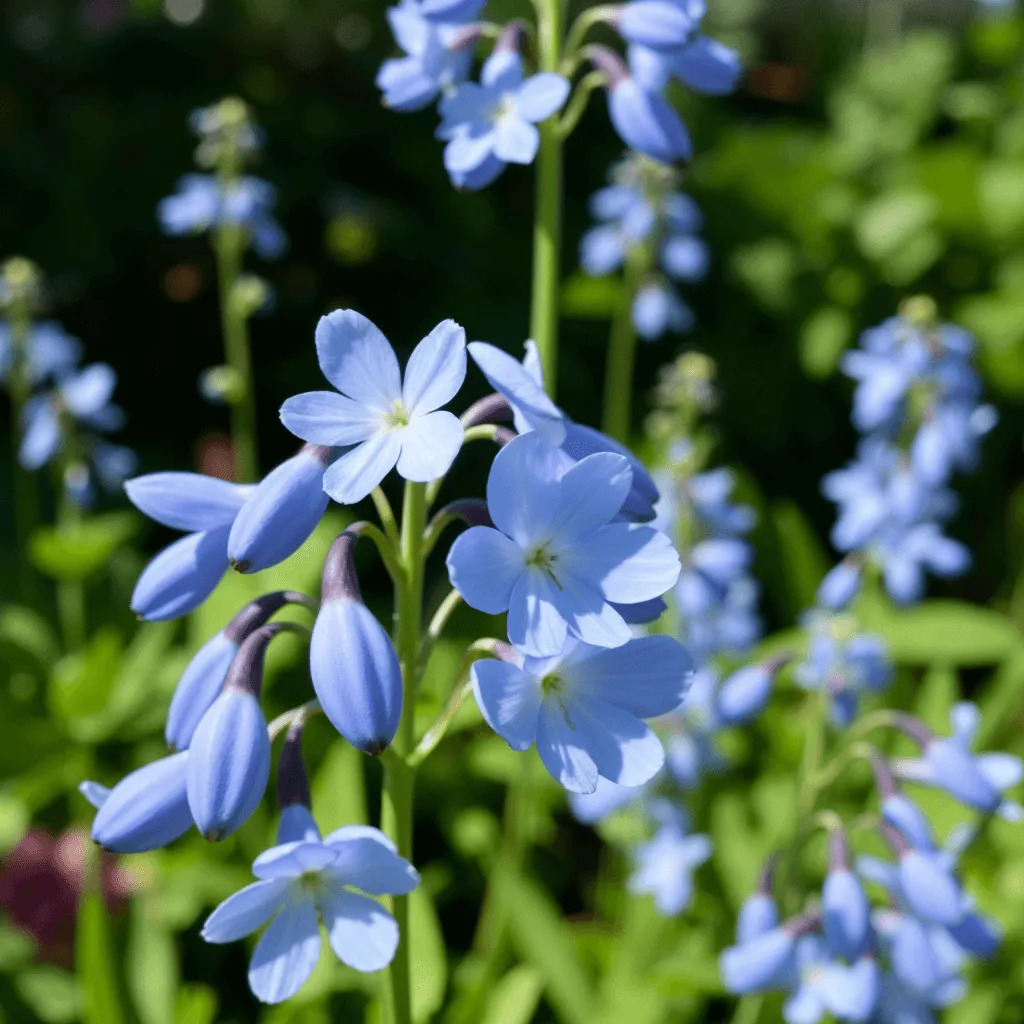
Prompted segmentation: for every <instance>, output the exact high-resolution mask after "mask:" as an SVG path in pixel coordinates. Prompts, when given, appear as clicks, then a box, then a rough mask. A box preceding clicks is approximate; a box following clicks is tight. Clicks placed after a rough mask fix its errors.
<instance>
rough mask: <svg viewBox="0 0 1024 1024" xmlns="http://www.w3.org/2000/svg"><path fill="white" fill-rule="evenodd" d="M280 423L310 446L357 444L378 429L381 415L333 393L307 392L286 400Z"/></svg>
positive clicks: (371, 435)
mask: <svg viewBox="0 0 1024 1024" xmlns="http://www.w3.org/2000/svg"><path fill="white" fill-rule="evenodd" d="M281 422H282V423H283V424H284V425H285V427H286V428H287V429H288V430H290V431H291V432H292V433H293V434H294V435H295V436H296V437H300V438H302V440H303V441H308V442H309V443H310V444H323V445H329V446H332V447H333V446H340V445H349V444H358V443H359V442H360V441H365V440H366V439H367V438H369V437H373V435H374V434H375V433H377V431H378V430H380V429H381V417H380V413H379V412H377V411H375V410H373V409H370V408H367V407H366V406H365V405H361V404H360V403H359V402H354V401H352V399H351V398H346V397H345V396H344V395H339V394H338V393H337V392H335V391H307V392H305V393H304V394H301V395H295V396H294V397H293V398H289V399H286V400H285V403H284V405H282V406H281Z"/></svg>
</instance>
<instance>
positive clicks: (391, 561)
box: [359, 522, 405, 586]
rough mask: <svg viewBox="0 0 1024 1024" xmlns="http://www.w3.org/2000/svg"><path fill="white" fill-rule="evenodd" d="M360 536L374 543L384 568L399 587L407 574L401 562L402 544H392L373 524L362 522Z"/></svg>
mask: <svg viewBox="0 0 1024 1024" xmlns="http://www.w3.org/2000/svg"><path fill="white" fill-rule="evenodd" d="M359 535H360V536H361V537H366V539H367V540H370V541H373V545H374V547H376V549H377V551H378V552H379V554H380V558H381V561H382V562H383V563H384V568H385V569H387V571H388V575H389V576H390V577H391V581H392V582H393V583H394V584H395V585H396V586H398V585H399V584H400V583H401V581H402V577H403V576H404V574H405V571H404V569H403V568H402V563H401V562H400V561H399V547H400V542H394V543H393V542H392V541H391V538H390V537H388V536H387V535H385V533H384V532H383V531H382V530H381V529H380V528H379V527H377V526H375V525H374V524H373V523H367V522H362V523H360V524H359Z"/></svg>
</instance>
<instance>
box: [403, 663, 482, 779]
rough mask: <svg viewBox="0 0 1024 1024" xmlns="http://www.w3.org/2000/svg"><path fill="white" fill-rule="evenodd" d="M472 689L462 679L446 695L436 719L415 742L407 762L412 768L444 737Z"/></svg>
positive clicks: (424, 758)
mask: <svg viewBox="0 0 1024 1024" xmlns="http://www.w3.org/2000/svg"><path fill="white" fill-rule="evenodd" d="M472 689H473V684H472V683H471V682H470V680H468V679H464V680H462V682H461V683H460V684H459V685H458V686H456V687H455V689H454V690H452V692H451V695H450V696H449V697H448V703H447V704H445V706H444V710H443V711H442V712H441V714H440V715H439V716H438V719H437V721H436V722H435V723H434V724H433V725H432V726H431V727H430V728H429V729H428V730H427V731H426V732H425V733H424V734H423V738H422V739H421V740H420V741H419V743H417V744H416V749H415V750H414V751H413V752H412V754H410V755H409V764H410V765H411V766H412V767H413V768H418V767H419V766H420V765H421V764H423V762H424V761H425V760H426V759H427V758H428V757H429V756H430V755H431V754H432V753H433V752H434V750H435V749H436V748H437V745H438V744H439V743H440V742H441V740H443V739H444V734H445V733H446V732H447V731H448V726H449V725H451V724H452V720H453V719H454V718H455V716H456V715H457V714H458V713H459V708H461V707H462V702H463V701H464V700H465V699H466V698H467V697H468V696H469V694H470V691H471V690H472Z"/></svg>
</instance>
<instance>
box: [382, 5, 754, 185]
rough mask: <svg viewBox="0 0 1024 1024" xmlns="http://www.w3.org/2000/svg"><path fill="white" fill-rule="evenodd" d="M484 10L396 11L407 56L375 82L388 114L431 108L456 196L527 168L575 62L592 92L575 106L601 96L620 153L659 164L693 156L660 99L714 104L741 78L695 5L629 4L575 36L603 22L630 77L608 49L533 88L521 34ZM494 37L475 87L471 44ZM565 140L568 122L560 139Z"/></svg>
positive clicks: (597, 12)
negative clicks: (616, 37) (709, 98)
mask: <svg viewBox="0 0 1024 1024" xmlns="http://www.w3.org/2000/svg"><path fill="white" fill-rule="evenodd" d="M486 6H487V4H486V0H472V2H467V0H401V3H400V4H399V5H398V6H397V7H393V8H391V10H389V11H388V21H389V23H390V25H391V29H392V32H393V33H394V36H395V41H396V42H397V44H398V46H399V47H400V48H401V50H402V52H403V54H404V56H402V57H397V58H393V59H391V60H387V61H385V62H384V64H383V65H382V66H381V69H380V72H379V73H378V75H377V85H378V87H379V88H380V89H381V91H382V93H383V97H384V103H385V104H386V105H387V106H388V107H390V108H391V109H393V110H398V111H414V110H421V109H423V108H425V107H427V106H430V105H431V104H432V103H435V102H438V105H439V110H440V114H441V125H440V127H439V128H438V131H437V135H438V138H440V139H442V140H444V141H445V142H446V146H445V152H444V165H445V169H446V170H447V171H448V174H449V176H450V177H451V179H452V182H453V184H455V185H456V186H457V187H458V188H465V189H480V188H484V187H486V186H487V185H489V184H490V183H491V182H493V181H494V180H495V178H497V177H498V175H499V174H501V172H502V171H503V170H504V169H505V167H506V165H507V164H510V163H515V164H529V163H532V162H533V159H534V157H535V155H536V153H537V150H538V147H539V143H540V133H539V132H538V129H537V125H538V124H539V123H541V122H545V121H547V120H548V118H550V117H552V116H553V115H554V114H556V113H557V112H558V111H559V110H561V109H562V107H563V106H564V104H565V102H566V100H567V99H568V97H569V93H570V90H571V83H570V78H571V75H572V73H573V71H574V70H575V69H576V67H578V65H579V63H580V62H581V61H582V60H589V61H590V63H591V64H592V65H593V67H594V68H595V72H594V74H595V75H596V76H597V79H598V82H597V83H595V82H590V83H587V84H585V85H581V86H580V88H581V90H583V91H581V93H579V96H580V98H581V101H582V102H585V100H586V96H587V95H588V94H589V91H590V89H592V88H593V87H594V86H595V84H600V85H602V86H603V87H604V88H605V89H606V91H607V94H608V109H609V114H610V116H611V121H612V124H613V125H614V127H615V129H616V131H617V132H618V134H619V136H620V138H621V139H622V140H623V142H624V143H625V144H626V145H627V146H629V147H631V148H632V149H635V150H636V151H638V152H640V153H645V154H647V155H648V156H649V157H651V158H652V159H654V160H659V161H662V162H664V163H673V162H675V161H676V160H686V159H689V158H690V156H691V155H692V144H691V142H690V137H689V133H688V132H687V130H686V127H685V125H684V124H683V122H682V120H681V119H680V118H679V115H678V114H677V113H676V111H675V109H674V108H673V107H672V106H671V104H669V102H668V101H667V100H666V99H665V98H664V92H665V89H666V88H667V86H668V83H669V81H670V80H671V79H672V78H676V79H679V80H680V81H682V82H684V83H685V84H686V85H688V86H689V87H691V88H693V89H695V90H697V91H699V92H703V93H706V94H711V95H718V94H721V93H726V92H731V91H732V89H733V88H735V85H736V82H737V81H738V78H739V73H740V65H739V58H738V55H737V54H736V53H735V52H734V51H733V50H730V49H729V48H728V47H726V46H723V45H722V44H721V43H718V42H716V41H714V40H712V39H709V38H708V37H706V36H704V35H703V34H702V33H701V31H700V24H701V21H702V19H703V16H704V4H703V3H702V2H700V0H633V2H631V3H628V4H625V5H612V6H607V7H600V8H595V9H593V10H591V11H589V12H586V13H585V14H584V15H583V16H581V21H580V22H579V23H578V25H579V27H580V28H581V31H580V32H578V33H576V34H577V35H579V36H580V37H581V38H582V36H583V35H585V33H586V29H587V28H589V27H590V26H591V25H596V24H597V23H599V22H601V21H604V22H606V23H607V24H608V25H610V26H611V27H613V28H614V29H615V30H616V31H617V32H618V33H619V34H620V35H621V37H622V38H623V40H624V41H625V42H626V43H627V44H628V54H627V56H628V66H627V64H626V63H625V62H624V61H623V59H622V58H621V57H620V56H619V55H618V54H617V53H615V52H614V51H613V50H610V49H608V48H607V47H604V46H584V47H582V48H581V49H580V50H579V52H578V53H567V54H565V55H561V56H560V55H556V57H560V61H559V63H558V65H557V66H556V67H549V68H547V69H546V70H543V71H541V72H540V73H538V74H534V75H531V76H528V77H525V76H524V70H523V60H522V56H521V54H520V48H519V47H520V37H521V35H522V26H521V25H520V24H519V23H518V22H511V23H510V24H508V25H506V26H503V27H501V28H498V27H497V26H494V25H492V24H490V23H488V22H485V21H481V20H480V19H481V18H482V16H483V13H484V8H485V7H486ZM495 34H497V41H496V43H495V46H494V50H493V52H492V53H491V55H490V57H488V59H487V60H486V61H485V62H484V64H483V68H482V71H481V75H480V81H479V82H473V81H470V80H469V76H470V73H471V71H472V66H473V54H474V51H475V48H476V45H477V43H478V41H479V40H480V39H481V38H484V37H487V36H492V37H493V36H494V35H495ZM581 109H582V108H580V111H579V112H581ZM579 112H576V113H575V114H574V117H578V116H579ZM571 128H572V123H569V122H565V123H563V124H561V125H560V126H559V128H558V130H559V131H561V132H564V133H567V132H568V131H569V130H571Z"/></svg>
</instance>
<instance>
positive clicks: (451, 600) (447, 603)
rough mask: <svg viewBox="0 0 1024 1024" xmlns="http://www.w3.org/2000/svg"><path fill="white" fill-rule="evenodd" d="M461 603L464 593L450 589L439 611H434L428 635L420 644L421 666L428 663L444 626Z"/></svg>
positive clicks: (428, 627) (439, 606)
mask: <svg viewBox="0 0 1024 1024" xmlns="http://www.w3.org/2000/svg"><path fill="white" fill-rule="evenodd" d="M461 603H462V595H461V594H460V593H459V592H458V591H457V590H455V589H454V588H453V589H452V590H450V591H448V594H447V595H446V596H445V599H444V600H443V601H442V602H441V603H440V605H438V608H437V611H436V612H434V617H433V618H432V619H431V620H430V625H429V626H427V633H426V636H424V637H423V642H422V643H421V644H420V666H421V667H423V666H425V665H426V664H427V659H428V658H429V657H430V652H431V651H432V650H433V648H434V644H436V643H437V641H438V639H440V636H441V634H442V633H443V632H444V627H445V626H446V625H447V624H448V620H449V619H450V618H451V617H452V615H453V613H454V612H455V609H456V608H458V607H459V605H460V604H461Z"/></svg>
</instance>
